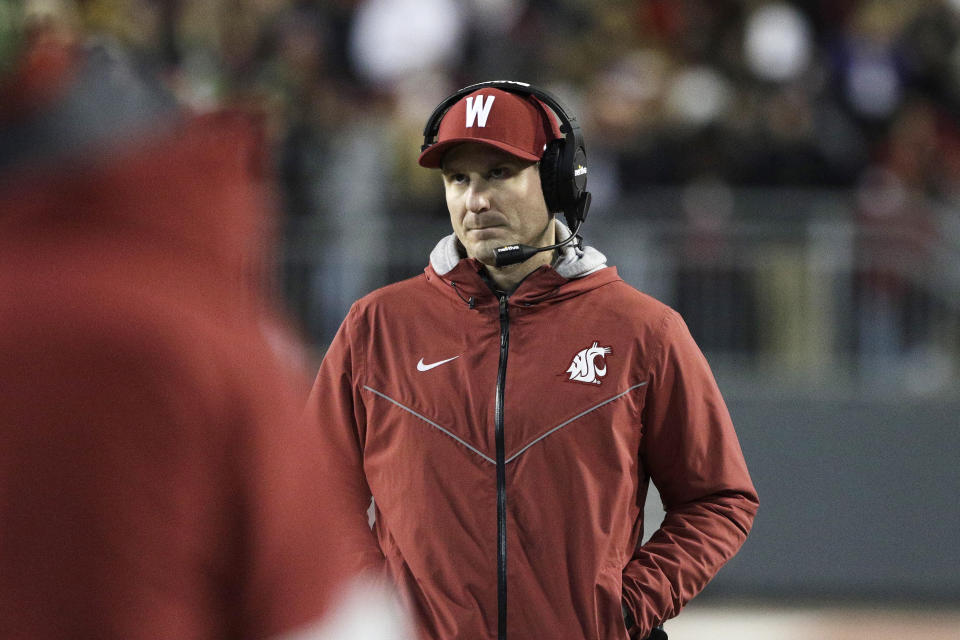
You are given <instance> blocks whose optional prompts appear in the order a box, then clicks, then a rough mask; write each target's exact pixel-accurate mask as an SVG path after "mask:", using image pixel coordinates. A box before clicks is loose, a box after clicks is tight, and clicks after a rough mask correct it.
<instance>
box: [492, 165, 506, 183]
mask: <svg viewBox="0 0 960 640" xmlns="http://www.w3.org/2000/svg"><path fill="white" fill-rule="evenodd" d="M509 175H510V170H509V169H507V168H506V167H497V168H496V169H491V170H490V177H491V178H493V179H494V180H501V179H503V178H506V177H509Z"/></svg>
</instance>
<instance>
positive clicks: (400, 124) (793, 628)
mask: <svg viewBox="0 0 960 640" xmlns="http://www.w3.org/2000/svg"><path fill="white" fill-rule="evenodd" d="M28 4H31V5H33V7H34V9H36V10H39V11H49V12H54V13H58V14H60V15H69V16H71V19H74V20H76V21H77V24H79V25H80V26H81V28H82V29H83V30H84V33H85V35H86V38H87V41H88V44H89V46H92V47H98V48H102V49H104V50H107V51H109V52H111V54H112V55H117V56H123V57H126V58H128V59H129V60H130V61H131V62H132V64H133V65H134V66H135V67H136V68H137V69H138V70H139V71H140V72H141V73H143V74H144V75H145V76H148V77H151V78H155V79H158V81H159V82H161V83H162V84H163V85H165V87H166V88H167V89H169V90H170V91H171V92H173V94H174V95H175V96H176V98H177V100H179V101H180V102H181V103H182V104H184V105H185V106H188V107H190V108H193V109H197V110H201V111H203V110H209V109H214V108H217V107H218V106H221V105H228V104H236V103H240V104H244V105H248V106H254V107H256V108H258V109H263V110H264V111H265V113H266V114H267V119H268V122H269V131H270V134H271V142H272V149H273V152H274V153H273V163H274V168H275V172H276V176H277V179H278V196H279V201H280V204H281V210H282V212H283V228H284V234H283V236H284V238H283V242H282V244H281V246H280V247H278V249H279V252H278V255H279V259H278V262H277V264H276V265H275V267H276V273H277V277H278V279H279V281H280V282H281V283H282V285H283V291H284V295H285V300H286V302H287V304H288V308H289V310H290V313H291V317H292V318H293V319H294V320H295V321H296V322H297V324H298V326H299V327H300V329H301V330H302V333H303V335H304V336H305V337H306V338H307V340H308V342H309V344H310V345H311V348H312V354H313V356H314V357H316V358H317V359H319V358H320V357H321V356H322V354H323V350H324V348H325V346H326V344H327V343H328V341H329V340H330V338H331V337H332V335H333V332H334V331H335V330H336V327H337V326H338V325H339V322H340V320H341V319H342V318H343V316H344V315H345V313H346V310H347V308H348V307H349V304H350V303H351V302H352V301H353V300H354V299H356V298H357V297H359V296H361V295H363V294H364V293H366V292H368V291H370V290H372V289H373V288H375V287H377V286H380V285H382V284H385V283H387V282H389V281H392V280H395V279H398V278H402V277H407V276H411V275H415V274H416V273H418V272H420V271H421V270H422V268H423V267H424V265H425V263H426V259H427V253H428V252H429V250H430V248H431V247H432V246H433V244H434V242H435V241H436V240H437V239H438V238H439V237H440V236H441V235H443V234H445V233H447V229H448V227H447V224H448V223H447V218H446V212H445V209H444V206H443V200H442V189H441V185H440V182H439V179H438V178H437V177H436V175H434V174H432V173H430V172H428V171H425V170H422V169H420V168H418V167H417V166H416V163H415V158H416V155H417V152H418V149H419V145H420V142H421V138H420V135H421V131H422V127H423V122H424V120H425V118H426V116H427V115H428V114H429V113H430V111H431V109H432V108H433V106H434V105H435V104H436V103H437V102H438V101H439V100H440V99H441V98H442V97H444V96H445V95H447V94H448V93H449V92H451V91H452V90H454V89H456V88H459V87H460V86H463V85H465V84H469V83H471V82H475V81H479V80H484V79H493V78H497V79H500V78H509V79H519V80H525V81H528V82H532V83H534V84H537V85H540V86H543V87H545V88H547V89H549V90H551V91H553V92H554V93H556V94H557V95H559V96H560V97H562V98H563V99H564V100H565V101H566V102H567V103H568V104H569V105H570V106H571V107H572V109H573V111H574V112H575V113H577V114H579V115H580V121H581V125H582V128H583V131H584V135H585V139H586V144H587V150H588V157H589V160H590V171H591V173H590V190H591V191H592V193H593V194H594V206H593V209H592V211H591V213H590V216H589V218H588V221H587V224H586V226H585V227H584V235H585V237H586V240H587V242H588V243H589V244H593V245H595V246H597V247H598V248H599V249H600V250H601V251H603V252H604V253H606V255H607V256H608V258H609V260H610V262H611V263H612V264H615V265H617V266H618V268H619V270H620V272H621V275H622V276H623V277H624V278H625V279H626V280H627V281H629V282H630V283H631V284H634V285H635V286H637V287H639V288H641V289H643V290H645V291H648V292H649V293H651V294H653V295H655V296H657V297H659V298H660V299H662V300H664V301H665V302H667V303H669V304H671V305H672V306H674V307H675V308H677V309H678V310H680V311H681V312H682V313H683V314H684V316H685V318H686V319H687V322H688V324H689V325H690V328H691V331H692V332H693V334H694V336H695V337H696V338H697V340H698V342H699V343H700V344H701V346H702V347H703V349H704V351H705V353H706V355H707V357H708V359H709V360H710V362H711V364H712V366H713V367H714V370H715V373H716V375H717V379H718V382H719V384H720V387H721V389H722V390H723V392H724V394H725V396H726V397H727V399H728V403H729V405H730V409H731V413H732V414H733V417H734V421H735V423H736V425H737V428H738V432H739V433H740V436H741V440H742V444H743V448H744V450H745V454H746V456H747V460H748V463H749V464H750V467H751V471H752V473H753V475H754V479H755V482H756V484H757V488H758V490H759V492H760V496H761V502H762V505H761V510H760V513H759V516H758V519H757V521H756V524H755V528H754V531H753V533H752V535H751V537H750V538H749V539H748V541H747V543H746V545H745V547H744V549H743V551H742V552H741V554H740V555H739V556H737V557H736V558H735V559H734V560H733V561H732V562H731V563H730V564H729V565H728V566H727V567H725V568H724V569H723V571H721V573H720V575H719V576H718V577H717V579H716V580H715V581H714V582H713V583H712V584H711V585H710V586H708V588H707V589H706V591H705V592H704V593H703V595H702V596H701V597H700V598H698V599H697V600H696V601H695V603H694V604H693V605H691V606H690V607H689V608H688V610H687V611H686V612H685V613H684V614H682V615H681V616H680V618H678V619H677V620H676V621H674V622H673V623H672V624H671V625H668V631H671V637H677V638H684V637H687V638H707V637H709V638H727V637H730V638H732V637H737V638H753V637H756V638H774V637H775V638H792V637H798V638H799V637H811V636H814V635H816V636H819V637H823V638H859V637H871V638H874V639H879V638H887V637H889V638H893V637H899V636H901V635H903V634H904V633H915V634H916V635H918V636H922V637H925V638H940V637H943V638H947V637H951V638H955V637H956V635H955V634H956V633H957V629H960V614H958V607H960V550H958V544H957V533H956V532H957V531H960V506H958V500H957V496H958V494H960V465H958V458H960V456H958V454H960V429H958V427H960V125H958V123H960V119H958V116H960V1H957V0H912V1H910V2H903V1H897V0H835V1H827V0H822V1H816V0H810V1H808V2H790V3H788V2H767V1H761V0H713V1H708V0H675V1H667V0H633V1H629V2H628V1H622V0H621V1H610V2H603V3H599V2H589V1H588V0H562V1H555V2H547V1H545V0H526V1H524V0H462V1H454V0H328V1H315V2H304V1H301V2H294V1H287V0H199V1H192V2H186V1H183V2H155V1H152V0H89V1H86V2H79V3H72V2H67V1H66V0H45V1H43V2H30V3H28ZM11 5H12V0H0V18H2V15H3V14H5V13H8V9H9V7H10V6H11ZM649 511H650V514H651V518H652V519H654V520H655V518H656V515H657V513H656V512H657V504H656V502H655V500H654V501H652V502H651V504H650V505H649Z"/></svg>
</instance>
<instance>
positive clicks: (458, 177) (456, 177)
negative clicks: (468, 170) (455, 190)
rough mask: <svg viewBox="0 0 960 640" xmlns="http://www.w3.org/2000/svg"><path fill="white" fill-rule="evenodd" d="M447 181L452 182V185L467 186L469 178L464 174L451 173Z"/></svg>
mask: <svg viewBox="0 0 960 640" xmlns="http://www.w3.org/2000/svg"><path fill="white" fill-rule="evenodd" d="M447 180H448V181H449V182H450V184H466V183H467V176H466V174H463V173H451V174H450V175H449V176H447Z"/></svg>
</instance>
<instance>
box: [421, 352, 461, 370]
mask: <svg viewBox="0 0 960 640" xmlns="http://www.w3.org/2000/svg"><path fill="white" fill-rule="evenodd" d="M459 357H460V356H453V357H452V358H447V359H446V360H441V361H440V362H432V363H430V364H424V363H423V358H420V362H418V363H417V371H430V369H433V368H434V367H439V366H440V365H442V364H447V363H448V362H450V361H451V360H456V359H457V358H459Z"/></svg>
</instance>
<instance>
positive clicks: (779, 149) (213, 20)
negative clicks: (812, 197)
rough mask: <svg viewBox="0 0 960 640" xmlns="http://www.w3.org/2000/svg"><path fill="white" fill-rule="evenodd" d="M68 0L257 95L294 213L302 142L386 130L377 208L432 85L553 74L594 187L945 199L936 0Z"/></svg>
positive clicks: (209, 94) (959, 170)
mask: <svg viewBox="0 0 960 640" xmlns="http://www.w3.org/2000/svg"><path fill="white" fill-rule="evenodd" d="M81 6H82V11H83V14H84V20H85V21H86V22H87V26H88V28H89V29H90V31H91V32H93V33H101V34H104V35H107V36H109V37H111V38H118V39H120V40H121V41H122V42H123V43H124V44H126V45H128V46H131V47H132V48H133V49H134V50H136V51H138V52H139V53H141V54H143V56H144V59H145V60H150V61H152V62H153V63H155V64H158V65H161V66H162V68H163V70H164V71H165V74H166V76H167V79H168V81H169V83H170V86H171V87H172V88H173V89H174V90H175V91H176V93H177V95H178V96H179V97H180V98H181V99H182V100H183V101H184V102H186V103H188V104H191V105H193V106H196V107H199V108H203V107H204V106H209V105H212V104H216V103H218V102H222V101H224V100H254V101H257V102H259V103H262V104H263V105H264V106H266V108H268V109H269V111H270V113H271V115H272V117H273V119H274V124H275V133H276V135H277V136H278V143H279V145H280V147H279V148H280V149H282V153H281V154H280V157H281V158H282V163H281V167H282V175H283V177H284V179H285V186H286V188H287V191H288V194H287V195H288V197H289V202H288V210H289V211H290V212H291V213H293V214H308V215H309V214H313V213H318V212H319V213H322V212H323V209H324V207H325V203H324V201H323V200H322V199H321V198H318V197H317V195H316V194H311V193H310V191H311V186H310V183H311V182H312V181H313V179H314V178H317V177H323V172H324V171H325V170H327V164H328V163H325V162H323V160H320V161H319V162H318V161H317V158H320V159H332V158H333V157H336V155H335V153H334V151H335V150H332V149H329V148H328V147H330V145H331V141H333V140H336V139H337V138H338V135H339V134H341V133H342V132H343V131H344V130H347V129H350V128H351V126H354V125H355V123H357V122H365V121H369V120H373V121H378V122H380V124H381V126H382V127H383V130H384V131H387V132H389V135H388V136H387V137H386V138H385V139H382V140H381V144H380V145H379V152H380V153H381V154H387V155H388V156H390V157H385V158H383V159H382V160H383V161H384V162H385V163H386V166H387V168H388V169H389V171H390V173H389V174H388V175H387V176H385V177H386V178H387V179H389V181H390V182H391V183H392V184H395V187H393V188H394V189H395V190H396V192H393V193H390V194H388V195H390V196H391V198H390V202H391V203H393V206H394V207H398V208H403V207H404V205H406V207H414V208H420V207H421V206H423V205H424V204H426V206H428V207H435V206H436V205H435V203H434V202H433V201H435V199H436V198H434V197H433V194H434V192H433V191H430V192H429V195H428V196H427V202H426V203H424V202H423V201H422V200H423V198H424V196H425V194H424V193H423V191H424V188H425V187H424V179H423V178H422V176H419V174H420V173H422V172H413V171H412V170H411V169H410V167H411V166H413V165H414V163H413V162H412V159H413V158H414V157H415V154H416V153H417V147H418V140H417V137H418V135H419V134H420V131H421V129H422V126H423V121H424V120H425V117H426V115H428V114H429V112H430V110H431V108H432V107H433V106H434V105H435V104H436V103H437V102H438V101H439V100H440V99H441V98H442V97H443V96H445V95H446V94H448V93H449V92H451V91H452V90H455V89H456V88H459V87H460V86H463V85H465V84H469V83H470V82H475V81H479V80H483V79H491V78H511V79H521V80H526V81H529V82H532V83H535V84H538V85H541V86H544V87H547V88H549V89H553V90H554V91H555V92H556V93H557V94H558V95H560V96H561V97H562V98H563V99H564V100H566V101H567V102H568V103H569V104H570V105H571V106H572V108H573V110H574V111H575V112H576V113H579V114H580V115H581V124H582V127H583V129H584V132H585V135H586V139H587V141H588V145H589V147H588V149H589V152H590V155H591V160H592V162H593V163H594V164H595V165H596V170H595V171H593V173H594V174H599V175H600V178H598V179H602V180H603V186H604V187H605V189H604V193H603V197H604V198H616V197H618V196H619V195H621V194H623V193H627V194H629V193H630V192H631V191H635V190H638V189H643V188H644V187H646V186H648V185H650V184H678V183H684V182H687V181H690V180H693V179H696V178H699V177H702V176H711V177H715V178H718V179H721V180H724V181H727V182H730V183H732V184H736V185H798V184H799V185H842V186H852V185H855V184H857V183H858V181H861V180H868V181H869V180H876V179H877V177H876V176H877V172H883V173H884V174H885V178H884V179H887V180H896V181H897V182H898V183H899V184H901V185H902V186H903V187H904V188H905V189H910V190H912V189H919V190H921V191H923V192H924V193H926V194H930V195H933V196H936V197H944V198H951V199H956V198H960V195H958V194H960V187H958V180H960V178H958V176H960V130H958V127H957V119H958V115H960V2H957V0H913V1H911V2H897V1H894V0H837V1H830V2H827V1H826V0H819V1H818V0H808V1H805V2H801V1H794V2H785V1H780V0H773V1H770V0H614V1H610V2H602V3H595V2H588V1H586V0H554V1H547V0H315V1H304V0H300V1H296V0H198V1H195V2H182V1H177V0H171V1H170V2H159V1H156V0H87V1H85V2H82V3H81ZM318 150H319V151H318ZM331 154H333V155H331ZM318 165H319V166H318ZM408 171H411V174H410V175H407V172H408ZM381 179H384V177H383V176H381Z"/></svg>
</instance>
